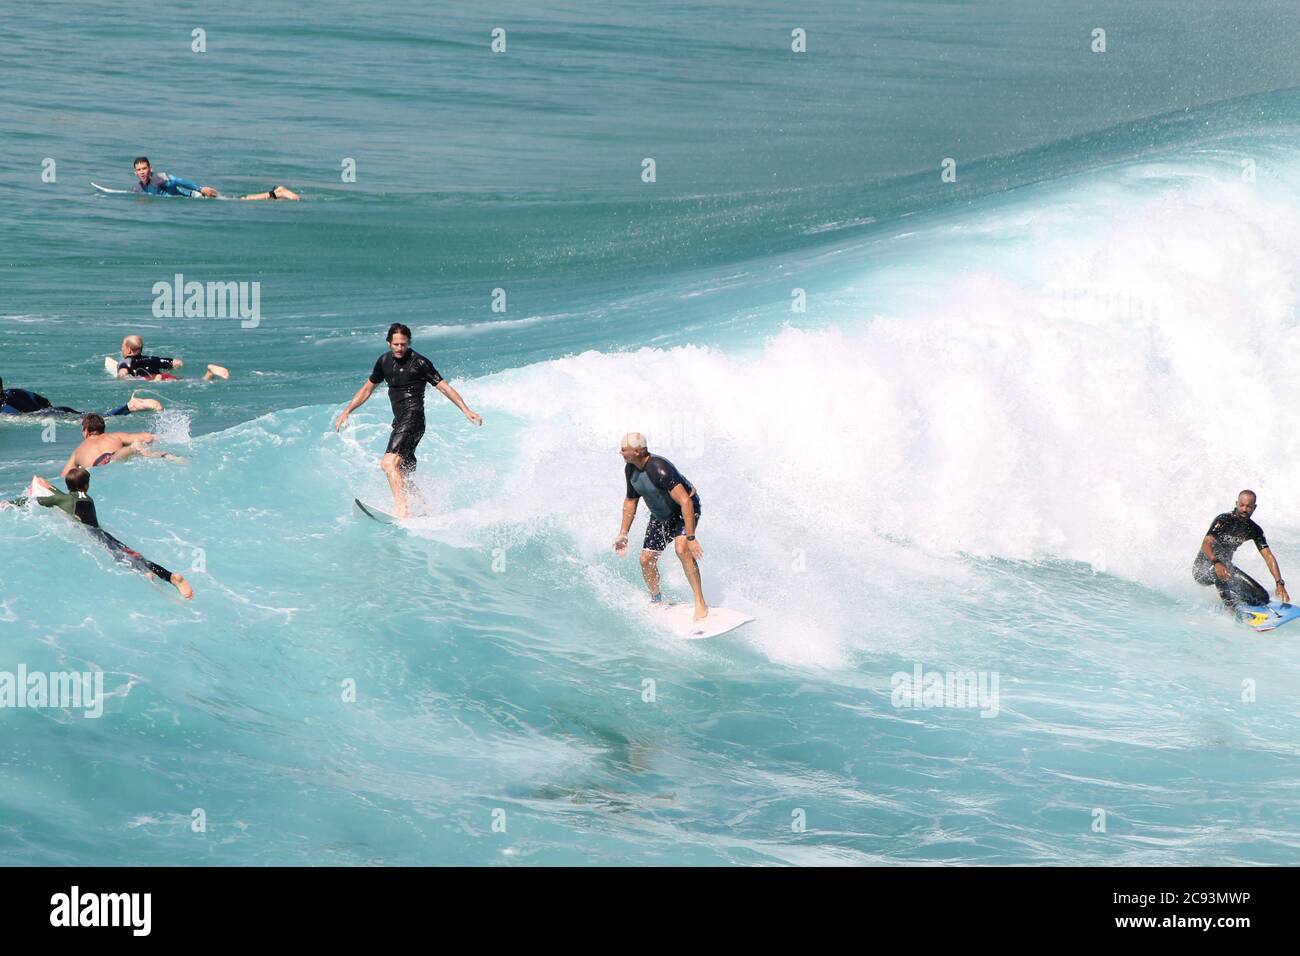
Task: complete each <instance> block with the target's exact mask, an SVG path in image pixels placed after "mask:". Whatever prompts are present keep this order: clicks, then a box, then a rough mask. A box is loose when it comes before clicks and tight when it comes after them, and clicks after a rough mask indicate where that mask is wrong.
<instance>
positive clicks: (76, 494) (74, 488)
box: [0, 468, 194, 601]
mask: <svg viewBox="0 0 1300 956" xmlns="http://www.w3.org/2000/svg"><path fill="white" fill-rule="evenodd" d="M33 480H35V481H36V482H37V484H39V485H41V486H43V487H44V488H45V489H46V490H47V491H48V492H49V493H48V494H46V495H41V496H40V497H38V498H37V499H36V503H37V504H38V505H40V506H41V507H43V508H58V509H59V510H61V511H64V512H66V513H67V514H68V515H70V516H71V517H73V518H76V519H77V520H78V521H80V522H81V523H82V524H84V525H85V526H86V530H87V531H89V532H90V534H91V535H92V536H93V537H94V538H96V539H98V540H99V542H100V543H101V544H103V545H104V547H106V548H108V551H109V553H110V554H111V555H112V556H113V560H115V561H117V562H118V563H120V564H126V565H129V566H130V567H132V568H134V569H135V570H137V571H139V572H140V573H142V574H152V575H153V576H154V577H156V578H158V579H160V580H162V581H166V582H168V583H169V584H174V585H175V586H176V590H177V591H179V592H180V594H181V597H183V598H185V600H187V601H188V600H189V599H190V598H192V597H194V589H193V588H192V587H190V584H189V582H188V581H186V580H185V579H184V578H183V577H181V576H180V575H179V574H177V573H175V572H172V571H168V570H167V569H166V568H164V567H163V566H162V565H158V564H154V563H153V562H152V561H150V560H149V559H148V558H146V557H144V556H142V555H141V554H140V552H139V551H134V550H132V549H131V548H128V547H127V546H126V545H124V544H123V543H122V542H121V541H118V540H117V538H115V537H113V536H112V535H111V534H109V533H108V532H107V531H105V530H104V529H103V528H101V527H100V526H99V515H97V514H96V513H95V502H94V501H93V500H92V499H91V497H90V494H89V491H90V472H88V471H86V469H84V468H73V469H72V470H71V471H69V472H68V474H67V476H66V477H65V478H64V479H63V481H64V484H66V485H67V486H68V491H67V493H66V494H65V493H63V492H61V491H55V490H54V488H53V486H51V485H50V483H49V482H48V481H46V480H45V479H44V478H39V477H34V479H33ZM26 503H27V499H26V498H15V499H14V500H13V501H5V502H0V507H4V506H13V507H22V506H23V505H25V504H26Z"/></svg>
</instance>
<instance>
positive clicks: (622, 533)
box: [614, 498, 641, 558]
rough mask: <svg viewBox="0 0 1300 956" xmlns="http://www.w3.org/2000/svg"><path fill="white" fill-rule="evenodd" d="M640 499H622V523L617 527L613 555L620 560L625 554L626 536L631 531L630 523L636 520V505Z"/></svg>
mask: <svg viewBox="0 0 1300 956" xmlns="http://www.w3.org/2000/svg"><path fill="white" fill-rule="evenodd" d="M640 500H641V499H640V498H624V499H623V523H622V524H621V525H619V528H618V537H617V538H615V539H614V553H615V554H617V555H618V556H619V557H620V558H621V557H623V555H625V554H627V535H628V532H629V531H631V530H632V521H633V520H634V519H635V518H636V503H637V502H638V501H640Z"/></svg>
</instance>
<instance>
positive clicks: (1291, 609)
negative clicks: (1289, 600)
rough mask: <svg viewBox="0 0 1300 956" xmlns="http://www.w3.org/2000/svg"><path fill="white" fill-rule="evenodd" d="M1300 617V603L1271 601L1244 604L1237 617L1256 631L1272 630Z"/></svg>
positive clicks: (1238, 610)
mask: <svg viewBox="0 0 1300 956" xmlns="http://www.w3.org/2000/svg"><path fill="white" fill-rule="evenodd" d="M1298 617H1300V605H1296V604H1283V603H1282V602H1281V601H1270V602H1269V603H1268V604H1243V605H1242V606H1241V607H1240V608H1238V609H1237V618H1238V619H1239V620H1241V621H1244V622H1245V623H1247V624H1249V625H1250V626H1251V627H1253V628H1254V629H1255V630H1256V631H1272V630H1276V629H1277V628H1279V627H1281V626H1282V625H1283V624H1285V623H1287V622H1288V621H1294V620H1295V619H1296V618H1298Z"/></svg>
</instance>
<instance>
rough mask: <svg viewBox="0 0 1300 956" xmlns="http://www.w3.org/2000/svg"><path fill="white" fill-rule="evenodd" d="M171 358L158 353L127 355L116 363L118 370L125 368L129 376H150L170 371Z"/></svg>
mask: <svg viewBox="0 0 1300 956" xmlns="http://www.w3.org/2000/svg"><path fill="white" fill-rule="evenodd" d="M172 364H173V360H172V359H169V358H163V357H161V356H159V355H128V356H126V357H125V358H123V359H121V360H119V361H118V363H117V367H118V370H119V371H121V370H122V369H126V374H127V375H128V376H129V377H131V378H152V377H153V376H155V375H159V374H161V373H163V372H167V371H170V370H171V368H172Z"/></svg>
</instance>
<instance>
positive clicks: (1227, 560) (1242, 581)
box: [1192, 489, 1291, 611]
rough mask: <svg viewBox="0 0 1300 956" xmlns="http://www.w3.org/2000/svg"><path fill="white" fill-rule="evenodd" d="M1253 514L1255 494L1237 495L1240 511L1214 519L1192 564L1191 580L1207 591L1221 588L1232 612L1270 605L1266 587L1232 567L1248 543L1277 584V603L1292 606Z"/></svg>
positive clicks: (1221, 595) (1236, 510) (1221, 594)
mask: <svg viewBox="0 0 1300 956" xmlns="http://www.w3.org/2000/svg"><path fill="white" fill-rule="evenodd" d="M1254 513H1255V492H1253V491H1250V490H1249V489H1247V490H1245V491H1243V492H1242V493H1241V494H1239V495H1237V507H1236V508H1235V509H1234V510H1232V511H1228V512H1225V513H1223V514H1221V515H1219V516H1218V517H1217V518H1215V519H1214V521H1213V523H1212V524H1211V525H1210V530H1209V531H1207V532H1206V533H1205V537H1204V539H1202V541H1201V550H1200V551H1198V552H1196V560H1195V562H1194V563H1193V564H1192V576H1193V577H1194V578H1195V579H1196V583H1197V584H1204V585H1206V586H1207V587H1208V586H1209V585H1211V584H1213V585H1214V586H1215V587H1216V588H1218V590H1219V597H1221V598H1222V599H1223V603H1224V604H1225V605H1227V607H1228V608H1229V609H1230V610H1233V611H1235V610H1237V608H1238V607H1240V606H1242V605H1252V606H1255V607H1262V606H1264V605H1266V604H1268V591H1266V590H1264V586H1263V585H1262V584H1260V583H1259V582H1258V581H1256V580H1255V579H1254V578H1252V577H1251V576H1250V575H1249V574H1247V573H1246V572H1245V571H1243V570H1241V568H1239V567H1237V566H1236V565H1235V564H1233V563H1232V556H1233V555H1234V554H1235V553H1236V551H1237V549H1238V548H1239V547H1241V546H1242V545H1243V544H1245V543H1246V542H1247V541H1253V542H1255V547H1256V548H1258V549H1259V553H1260V556H1261V557H1263V559H1264V563H1265V564H1267V565H1268V571H1269V573H1270V574H1272V575H1273V580H1274V581H1276V582H1277V599H1278V600H1279V601H1281V602H1283V603H1284V604H1289V603H1290V602H1291V598H1290V596H1289V595H1288V594H1287V593H1286V582H1285V581H1283V580H1282V572H1281V571H1280V570H1279V569H1278V566H1277V559H1276V558H1275V557H1273V552H1272V551H1270V550H1269V547H1268V542H1267V541H1266V540H1265V539H1264V529H1263V528H1261V527H1260V526H1259V525H1257V524H1255V522H1254V521H1253V520H1252V518H1251V516H1252V515H1253V514H1254Z"/></svg>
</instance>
